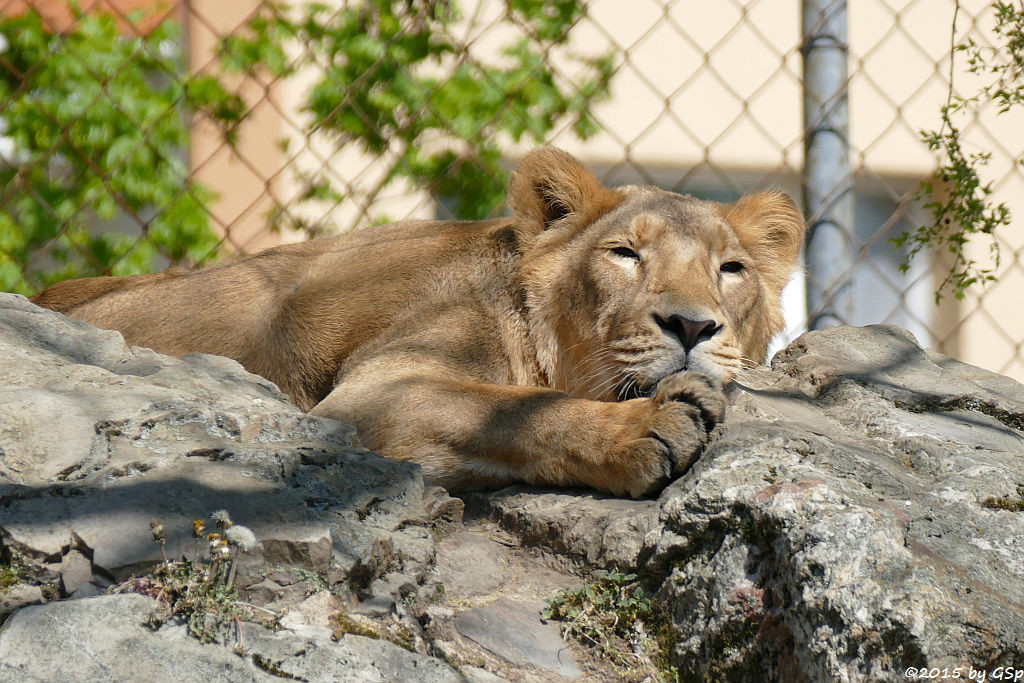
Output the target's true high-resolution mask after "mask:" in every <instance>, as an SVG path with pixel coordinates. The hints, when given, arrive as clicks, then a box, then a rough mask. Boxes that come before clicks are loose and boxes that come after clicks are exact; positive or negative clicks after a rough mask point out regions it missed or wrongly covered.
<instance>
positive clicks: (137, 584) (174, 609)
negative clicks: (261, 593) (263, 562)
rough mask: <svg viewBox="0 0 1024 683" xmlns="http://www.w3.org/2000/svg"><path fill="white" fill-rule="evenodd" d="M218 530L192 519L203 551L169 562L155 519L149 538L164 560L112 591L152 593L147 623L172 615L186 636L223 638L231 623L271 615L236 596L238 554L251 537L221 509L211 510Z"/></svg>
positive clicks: (160, 527) (207, 639) (251, 541)
mask: <svg viewBox="0 0 1024 683" xmlns="http://www.w3.org/2000/svg"><path fill="white" fill-rule="evenodd" d="M212 517H213V519H214V520H215V521H216V525H217V528H218V531H214V532H210V533H206V523H205V522H204V521H203V520H196V521H195V522H194V523H193V537H194V538H195V539H196V541H197V543H200V544H201V543H205V544H207V551H208V552H207V553H206V554H205V555H202V554H201V553H197V555H200V556H199V557H197V559H195V560H190V559H188V558H184V557H183V558H182V559H181V560H177V561H171V560H168V559H167V556H166V554H165V551H164V546H165V544H166V538H165V535H164V527H163V524H162V523H161V522H160V521H159V520H154V521H153V522H151V523H150V528H151V530H152V535H153V541H154V542H156V543H157V544H159V545H160V553H161V555H162V556H163V558H164V559H163V561H162V562H161V563H160V564H159V565H157V567H156V568H155V569H154V570H153V571H152V572H150V573H149V574H147V575H145V576H143V577H139V578H132V579H130V580H129V581H126V582H125V583H122V584H120V585H118V586H115V587H114V588H113V589H112V592H115V593H128V592H131V593H142V594H144V595H149V596H150V597H152V598H154V599H155V600H156V602H157V606H156V607H155V608H154V610H153V612H152V614H151V615H150V625H151V626H153V627H159V626H160V625H161V624H163V623H164V622H166V621H167V620H168V619H170V618H171V617H175V616H177V617H180V618H181V619H182V620H184V622H185V624H186V626H187V628H188V632H189V635H191V636H193V637H194V638H197V639H199V640H200V641H203V642H216V641H223V640H224V636H225V635H226V631H227V630H228V628H229V627H230V624H231V622H234V623H235V624H236V626H237V624H238V622H239V620H241V619H246V620H249V621H259V622H261V623H265V624H270V623H271V620H267V619H266V618H265V617H257V615H256V614H255V613H254V612H253V608H252V607H251V606H250V605H248V604H246V603H243V602H240V601H239V600H238V594H237V591H236V590H235V587H234V579H235V570H236V566H237V563H238V554H239V553H240V552H246V551H248V550H251V549H252V548H253V547H254V546H255V544H256V537H255V535H254V534H253V533H252V531H251V530H249V529H248V528H247V527H244V526H242V525H240V524H234V523H233V522H232V521H231V518H230V516H229V515H228V513H227V512H226V511H224V510H218V511H217V512H215V513H213V515H212Z"/></svg>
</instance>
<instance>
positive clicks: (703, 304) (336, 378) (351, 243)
mask: <svg viewBox="0 0 1024 683" xmlns="http://www.w3.org/2000/svg"><path fill="white" fill-rule="evenodd" d="M509 206H510V207H511V209H512V211H513V214H514V215H512V216H511V217H508V218H499V219H495V220H489V221H482V222H433V221H405V222H402V223H397V224H394V225H388V226H381V227H374V228H368V229H365V230H362V231H359V232H355V233H352V234H347V235H342V236H339V237H334V238H330V239H322V240H318V241H314V242H308V243H304V244H290V245H284V246H279V247H274V248H272V249H268V250H266V251H263V252H261V253H258V254H256V255H254V256H250V257H247V258H243V259H240V260H238V261H235V262H232V263H228V264H226V265H220V266H215V267H211V268H206V269H201V270H196V271H191V272H170V271H169V272H168V273H164V274H159V275H143V276H137V277H127V278H113V277H111V278H89V279H83V280H69V281H65V282H61V283H58V284H56V285H53V286H52V287H50V288H49V289H47V290H45V291H44V292H42V293H40V294H38V295H36V296H35V297H34V298H33V300H34V301H35V302H36V303H38V304H40V305H42V306H47V307H49V308H52V309H54V310H58V311H63V312H65V313H67V314H68V315H70V316H71V317H74V318H77V319H79V320H84V321H86V322H89V323H92V324H94V325H98V326H100V327H105V328H110V329H115V330H120V331H121V332H122V333H123V334H124V336H125V338H126V340H127V341H128V342H130V343H132V344H136V345H140V346H148V347H152V348H153V349H156V350H157V351H160V352H162V353H168V354H185V353H190V352H204V353H213V354H220V355H224V356H229V357H231V358H234V359H236V360H238V361H239V362H241V363H242V364H243V365H244V366H245V367H246V368H247V369H248V370H250V371H252V372H255V373H258V374H260V375H263V376H264V377H267V378H268V379H270V380H272V381H274V382H276V383H277V384H278V386H280V387H281V389H282V390H283V391H285V392H286V393H287V394H288V395H289V396H291V398H292V399H293V400H294V401H295V403H296V404H298V405H299V406H300V407H302V408H303V409H306V410H310V411H311V412H312V413H313V414H316V415H322V416H327V417H331V418H335V419H337V420H340V421H342V422H346V423H349V424H352V425H354V426H355V427H356V428H357V430H358V433H359V435H360V437H361V439H362V441H363V443H364V444H365V445H366V446H368V447H369V448H372V449H374V450H376V451H378V452H380V453H382V454H384V455H386V456H390V457H393V458H399V459H403V460H410V461H413V462H417V463H419V464H420V465H422V466H423V472H424V475H425V476H426V477H427V478H428V479H430V480H432V481H433V482H435V483H438V484H440V485H443V486H445V487H447V488H448V489H450V490H456V491H457V490H465V489H470V488H479V487H490V486H495V485H500V484H505V483H508V482H513V481H521V482H529V483H534V484H555V485H579V484H583V485H589V486H592V487H594V488H597V489H602V490H604V491H609V492H611V493H614V494H619V495H622V494H625V495H629V496H642V495H644V494H649V493H651V492H653V491H656V490H657V489H659V487H662V486H663V485H664V484H665V483H666V482H667V481H668V480H669V479H670V478H671V477H673V476H675V475H678V474H680V473H681V472H683V471H685V470H686V469H687V468H688V467H689V466H690V465H691V464H692V463H693V462H694V460H695V459H696V458H697V457H698V456H699V455H700V452H701V450H702V448H703V447H704V445H705V443H706V441H707V438H708V432H709V431H710V430H711V429H712V428H713V427H714V426H715V424H716V423H718V422H719V421H721V420H722V419H723V414H724V408H725V400H724V395H723V393H722V389H721V386H722V384H723V383H725V382H728V381H729V380H731V379H732V377H733V376H734V374H735V373H736V371H737V370H738V369H739V368H740V367H741V366H742V365H743V364H744V363H752V362H763V360H764V356H765V353H766V349H767V346H768V342H769V340H770V339H771V338H772V336H773V335H774V334H776V333H777V332H779V331H780V329H781V328H782V315H781V310H780V309H781V306H780V293H781V291H782V288H783V286H784V285H785V283H786V280H787V279H788V277H789V274H790V271H791V269H792V267H793V265H794V263H795V261H796V259H797V255H798V253H799V251H800V246H801V243H802V241H803V233H804V223H803V219H802V217H801V215H800V212H799V211H798V210H797V208H796V207H795V206H794V204H793V202H792V201H791V200H790V199H789V197H788V196H786V195H785V194H783V193H780V192H769V193H765V194H754V195H748V196H746V197H743V198H742V199H740V200H739V201H738V202H736V203H735V204H719V203H715V202H707V201H701V200H698V199H694V198H693V197H688V196H681V195H678V194H674V193H671V192H666V191H663V190H660V189H657V188H653V187H621V188H617V189H611V188H607V187H605V186H603V185H602V184H601V183H600V182H599V181H598V180H597V178H596V177H595V176H594V175H593V174H592V173H590V172H589V171H588V170H586V169H585V168H583V166H581V165H580V163H579V162H578V161H577V160H576V159H574V158H573V157H571V156H570V155H568V154H566V153H565V152H562V151H560V150H557V149H553V148H542V149H538V150H536V151H534V152H532V153H530V154H529V155H528V156H526V158H524V159H523V161H522V163H521V164H520V165H519V167H518V169H517V170H516V171H515V173H514V175H513V176H512V182H511V187H510V190H509Z"/></svg>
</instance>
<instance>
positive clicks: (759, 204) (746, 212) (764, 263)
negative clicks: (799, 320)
mask: <svg viewBox="0 0 1024 683" xmlns="http://www.w3.org/2000/svg"><path fill="white" fill-rule="evenodd" d="M721 211H722V217H723V218H724V219H725V220H726V221H727V222H728V223H729V224H730V225H732V227H733V230H735V231H736V235H737V237H739V240H740V244H742V245H743V248H744V249H746V250H747V251H748V252H750V255H751V256H753V257H754V260H755V266H756V267H757V269H758V272H760V273H761V277H763V278H764V280H765V281H766V282H767V284H768V285H769V286H770V287H771V288H772V290H773V291H774V292H775V293H776V294H778V293H781V292H782V288H783V287H785V286H786V282H787V281H788V280H789V275H790V273H791V272H792V270H793V266H795V265H796V262H797V259H798V258H799V257H800V249H801V247H802V246H803V242H804V230H805V226H804V217H803V214H802V213H800V209H798V208H797V207H796V204H794V203H793V200H792V199H791V198H790V196H789V195H788V194H786V193H785V192H781V191H777V190H776V191H772V192H761V193H758V194H748V195H746V196H744V197H741V198H740V200H739V201H737V202H736V203H735V204H725V205H723V206H722V209H721Z"/></svg>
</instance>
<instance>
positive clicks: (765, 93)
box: [0, 0, 1024, 381]
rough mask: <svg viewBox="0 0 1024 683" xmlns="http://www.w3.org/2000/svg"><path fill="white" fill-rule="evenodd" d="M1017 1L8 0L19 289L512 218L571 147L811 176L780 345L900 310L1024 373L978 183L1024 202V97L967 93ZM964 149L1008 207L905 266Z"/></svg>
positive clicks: (11, 225) (1015, 316) (630, 168)
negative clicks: (316, 242)
mask: <svg viewBox="0 0 1024 683" xmlns="http://www.w3.org/2000/svg"><path fill="white" fill-rule="evenodd" d="M1004 6H1005V7H1008V8H1009V11H1010V12H1011V15H1010V19H1011V20H1013V19H1014V18H1015V17H1016V13H1017V11H1018V10H1017V5H1015V4H1013V3H998V2H997V3H990V2H986V1H984V0H977V1H973V0H962V1H960V2H956V1H955V0H857V1H856V2H850V3H849V6H847V3H845V2H840V1H839V0H746V1H743V0H722V1H720V2H715V3H708V2H702V1H698V0H631V1H630V2H622V1H621V0H590V1H582V0H555V1H553V2H537V1H535V0H462V1H460V2H455V1H454V0H448V1H446V0H398V1H387V0H363V1H361V2H346V1H344V0H322V1H321V2H318V3H313V4H304V3H301V2H298V3H292V4H290V5H284V4H280V3H274V2H268V1H267V0H233V1H232V2H223V1H221V0H179V1H172V0H161V1H158V0H102V1H101V0H93V1H90V0H81V1H80V2H79V3H69V2H58V1H55V0H17V1H14V0H0V289H3V290H5V291H15V292H20V293H24V294H31V293H34V292H35V291H38V290H39V289H41V288H42V287H44V286H46V285H47V284H50V283H52V282H55V281H57V280H61V279H64V278H67V277H80V276H88V275H98V274H115V275H125V274H134V273H139V272H152V271H156V270H162V269H164V268H166V267H168V266H170V265H182V266H193V265H197V264H203V263H208V262H212V261H216V260H224V259H229V258H232V257H234V256H237V255H238V254H246V253H252V252H254V251H257V250H259V249H263V248H266V247H269V246H272V245H274V244H279V243H282V242H291V241H297V240H305V239H310V238H315V237H319V236H323V235H330V234H337V233H341V232H345V231H348V230H353V229H358V228H360V227H362V226H364V225H368V224H372V223H380V222H386V221H393V220H399V219H402V218H407V217H418V218H467V219H471V218H482V217H486V216H495V215H501V214H502V213H503V212H504V211H505V209H504V206H503V197H504V186H505V183H506V182H507V178H508V173H509V171H510V170H511V169H512V168H514V166H515V163H516V161H517V160H518V159H519V158H520V157H521V156H522V155H523V154H524V153H525V152H526V151H527V150H529V149H531V148H532V147H535V146H537V145H539V144H554V145H557V146H560V147H562V148H564V149H566V150H568V151H570V152H571V153H573V154H574V155H576V156H577V157H578V158H580V159H581V160H582V161H583V162H584V163H586V164H587V165H588V166H589V167H591V168H592V169H594V170H595V171H596V172H597V174H598V176H599V177H600V178H602V179H603V180H604V181H605V182H606V183H608V184H612V185H619V184H651V185H658V186H661V187H663V188H666V189H670V190H673V191H676V192H682V193H688V194H693V195H696V196H700V197H704V198H709V199H715V200H720V201H731V200H734V199H736V198H738V197H739V196H740V195H741V194H743V193H745V192H749V191H752V190H760V189H766V188H771V187H778V188H782V189H785V190H786V191H788V192H790V193H791V194H792V195H793V197H794V198H796V200H797V202H798V203H802V205H803V207H804V209H805V211H806V213H807V216H808V223H809V226H810V227H811V230H812V238H811V239H810V240H809V243H808V246H807V254H806V267H805V269H804V271H803V272H802V273H800V274H798V275H797V276H795V277H794V279H793V281H792V283H791V285H790V287H789V288H788V289H787V291H786V295H785V304H786V318H787V324H788V331H787V335H786V339H783V340H780V341H779V344H784V343H785V342H786V341H787V340H789V339H792V338H793V337H795V336H796V335H797V334H799V333H800V332H802V331H803V330H805V329H807V328H808V327H822V326H826V325H830V324H835V323H837V322H845V323H850V324H856V325H863V324H869V323H894V324H897V325H900V326H903V327H906V328H908V329H910V330H911V331H912V332H913V333H914V334H915V335H916V336H917V337H918V339H919V340H920V341H921V343H922V344H923V345H925V346H928V347H931V348H934V349H937V350H940V351H942V352H944V353H947V354H949V355H952V356H955V357H957V358H960V359H962V360H965V361H967V362H969V363H973V364H976V365H980V366H982V367H985V368H987V369H990V370H993V371H996V372H1001V373H1005V374H1008V375H1010V376H1012V377H1014V378H1016V379H1018V380H1022V381H1024V350H1022V344H1024V303H1022V297H1024V220H1020V219H1016V220H1013V219H1005V220H1000V214H999V211H998V210H991V209H990V213H989V214H983V211H984V210H985V208H984V206H982V207H979V206H978V205H976V203H975V200H976V199H979V198H983V199H985V200H986V201H987V202H988V203H989V204H988V205H987V206H997V205H999V204H1002V205H1003V206H1004V207H1005V208H1006V209H1008V210H1009V211H1011V212H1014V211H1015V212H1016V215H1018V216H1019V215H1020V212H1022V211H1024V200H1022V197H1024V167H1022V165H1021V163H1020V160H1021V158H1022V156H1024V118H1022V116H1021V113H1020V110H1019V109H1014V108H1013V107H1007V106H1005V105H1006V103H1005V102H1003V101H1000V100H999V99H998V98H993V97H991V96H984V97H978V98H976V99H969V100H968V101H967V102H963V103H962V104H961V102H962V100H961V99H959V98H973V97H974V96H976V95H977V93H978V92H979V89H983V88H986V87H987V86H991V84H992V83H993V82H995V83H996V84H997V86H998V87H1004V86H1006V85H1007V82H1006V81H1005V78H1004V80H1003V81H999V78H1000V76H999V74H996V75H993V74H992V73H990V72H988V71H986V70H985V69H983V68H982V69H978V68H975V69H974V73H972V72H971V66H972V64H975V67H976V61H975V62H972V59H975V58H976V57H978V56H979V55H985V54H988V55H989V57H990V58H991V59H993V60H996V61H998V59H999V58H1000V57H999V48H1000V44H1001V43H1000V41H1001V40H1005V39H1006V37H1007V23H1006V17H1007V15H1006V10H1005V9H1004V10H1003V15H1002V19H1000V16H1001V15H1000V13H999V12H1000V8H1002V7H1004ZM1019 11H1020V12H1021V14H1024V7H1022V8H1020V10H1019ZM957 46H962V47H961V48H960V49H956V48H957ZM990 47H993V48H996V49H995V50H993V51H991V52H988V53H986V52H984V51H985V50H987V49H988V48H990ZM951 54H953V55H954V56H955V57H956V61H954V62H952V64H951V61H950V57H951ZM1011 66H1012V63H1011ZM1019 66H1020V65H1019V64H1018V70H1017V71H1016V72H1011V73H1016V75H1017V77H1018V78H1019V76H1020V69H1019ZM993 79H995V81H993ZM999 83H1002V85H999ZM1009 85H1013V83H1012V82H1010V83H1009ZM1016 87H1017V88H1018V89H1019V88H1021V82H1020V81H1018V82H1017V84H1016ZM1004 89H1005V87H1004ZM1011 91H1012V89H1011ZM985 92H987V93H991V92H992V89H991V88H990V89H989V90H988V91H985ZM947 105H952V106H951V107H950V108H948V109H946V110H945V111H946V112H948V114H949V115H948V119H949V120H948V121H947V122H946V125H944V122H943V111H944V109H943V108H944V106H947ZM1006 109H1009V110H1008V111H1001V110H1006ZM951 125H952V126H955V129H954V128H951ZM923 131H935V132H936V135H934V136H933V141H934V142H933V145H932V147H935V148H937V149H932V148H930V147H929V145H928V144H926V140H925V139H924V138H923V133H922V132H923ZM951 133H955V134H954V135H952V136H951ZM943 140H944V142H942V141H943ZM950 141H952V142H950ZM943 144H945V145H946V146H949V145H950V144H952V145H953V147H954V149H955V150H956V151H958V152H959V151H961V150H962V153H963V155H964V156H965V157H966V158H967V159H968V160H969V161H970V160H972V159H973V160H974V161H976V162H977V165H978V167H979V170H978V173H979V175H980V186H975V187H968V189H967V191H966V194H962V196H961V200H960V202H959V204H955V206H954V204H948V205H947V208H948V207H949V206H954V208H956V207H961V208H962V207H966V209H965V210H966V211H968V212H971V211H973V212H974V215H975V217H977V216H982V217H984V216H988V220H989V222H988V223H987V224H986V223H984V222H982V224H981V225H982V229H981V231H980V233H979V234H977V235H975V236H973V237H972V239H971V240H970V241H969V242H967V243H966V244H962V242H963V240H962V239H959V238H958V237H956V235H955V234H954V238H953V240H952V241H951V242H935V241H934V240H933V244H937V247H938V248H933V246H927V245H926V246H924V248H923V249H921V250H920V253H917V254H916V256H915V257H914V258H913V259H912V260H911V261H909V263H908V262H907V261H906V259H907V257H908V255H909V254H910V253H911V251H913V250H914V249H915V247H920V246H921V245H922V244H923V242H921V240H919V239H918V238H919V237H920V238H922V239H924V241H926V242H927V241H928V240H929V239H932V238H933V237H934V235H935V228H934V226H933V224H934V221H935V217H934V215H933V214H934V209H935V208H936V207H941V206H942V205H943V202H945V201H946V200H947V199H948V198H949V197H951V196H952V197H956V196H957V193H956V190H955V188H954V189H951V187H953V186H955V182H951V178H952V179H953V180H956V179H961V180H963V178H964V176H963V173H964V172H965V171H964V169H963V168H962V167H961V165H957V163H955V161H956V160H955V159H954V162H953V163H951V162H950V161H949V160H948V159H945V158H944V157H943ZM976 155H983V156H982V157H978V156H976ZM971 178H972V176H970V175H968V176H966V179H967V181H970V180H971ZM922 183H925V184H926V185H925V190H930V192H927V191H926V192H925V193H924V194H922ZM964 197H966V199H964ZM929 203H931V204H933V206H929ZM992 211H994V213H992ZM963 215H964V214H963V212H961V213H957V212H955V211H946V212H945V214H944V215H942V216H940V218H941V219H942V220H940V225H941V224H942V223H943V222H944V223H945V224H946V226H947V227H949V224H951V223H955V222H956V221H957V220H960V219H962V218H963ZM993 216H994V218H993ZM985 225H987V226H988V227H987V228H985ZM952 227H953V228H954V233H955V232H956V231H955V228H956V225H953V226H952ZM901 235H906V236H907V237H906V238H905V239H904V240H902V242H901V243H899V244H896V243H893V242H892V241H891V240H893V239H897V238H899V237H900V236H901ZM993 245H996V246H998V248H999V258H998V263H997V262H996V260H995V259H994V252H993ZM958 257H959V260H958ZM365 267H366V268H367V269H372V268H373V264H371V263H368V264H366V266H365ZM951 274H953V277H950V276H951ZM986 278H994V280H992V281H989V282H987V284H986V283H982V282H978V283H975V284H970V282H971V280H972V279H979V280H984V279H986ZM943 283H945V284H943ZM957 283H959V284H960V285H965V284H968V285H970V286H967V287H966V288H958V287H957V286H955V285H956V284H957ZM951 285H953V286H951ZM983 285H984V286H983ZM940 287H941V291H940V295H941V296H940V297H938V301H937V296H936V292H937V291H938V290H940ZM777 346H778V345H777Z"/></svg>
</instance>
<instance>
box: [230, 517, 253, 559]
mask: <svg viewBox="0 0 1024 683" xmlns="http://www.w3.org/2000/svg"><path fill="white" fill-rule="evenodd" d="M224 536H226V537H227V539H228V543H231V544H232V545H236V546H238V549H239V550H241V551H242V552H243V553H247V552H249V551H250V550H252V549H253V548H255V547H256V534H254V533H253V532H252V530H251V529H250V528H249V527H246V526H242V525H241V524H235V525H234V526H232V527H231V528H230V529H228V530H226V531H225V532H224Z"/></svg>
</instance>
